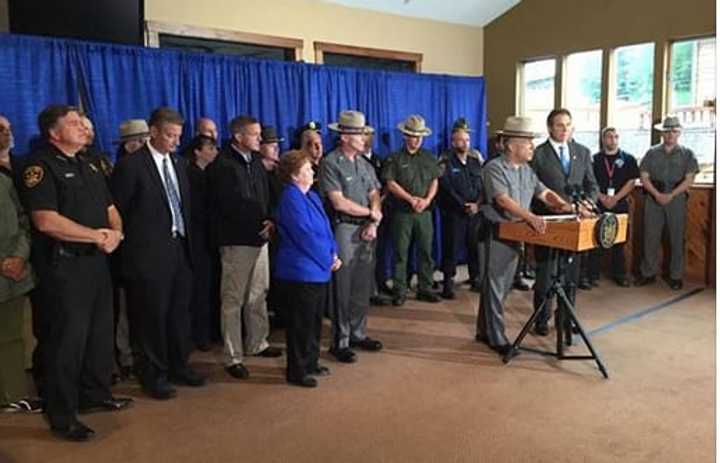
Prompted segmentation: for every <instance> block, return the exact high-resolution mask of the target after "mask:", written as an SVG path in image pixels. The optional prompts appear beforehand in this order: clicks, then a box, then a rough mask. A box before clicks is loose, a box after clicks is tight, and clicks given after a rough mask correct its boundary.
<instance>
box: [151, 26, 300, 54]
mask: <svg viewBox="0 0 720 463" xmlns="http://www.w3.org/2000/svg"><path fill="white" fill-rule="evenodd" d="M160 34H171V35H179V36H182V37H196V38H201V39H210V40H224V41H227V42H238V43H248V44H252V45H263V46H266V47H277V48H288V49H293V50H295V60H296V61H300V60H301V59H302V55H303V40H302V39H292V38H287V37H276V36H274V35H265V34H255V33H252V32H240V31H232V30H227V29H214V28H209V27H201V26H193V25H189V24H172V23H166V22H162V21H145V46H147V47H155V48H157V47H159V46H160Z"/></svg>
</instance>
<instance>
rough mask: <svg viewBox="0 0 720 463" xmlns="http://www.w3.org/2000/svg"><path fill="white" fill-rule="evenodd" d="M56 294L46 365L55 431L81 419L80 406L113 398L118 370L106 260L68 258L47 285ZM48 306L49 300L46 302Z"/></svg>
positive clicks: (49, 408)
mask: <svg viewBox="0 0 720 463" xmlns="http://www.w3.org/2000/svg"><path fill="white" fill-rule="evenodd" d="M43 285H44V286H45V289H47V290H48V291H52V293H53V295H54V298H53V302H52V303H49V304H47V305H44V306H43V307H42V308H41V309H42V310H45V311H47V312H46V314H45V315H47V318H46V320H47V322H48V328H49V329H48V332H47V335H48V336H47V343H46V344H45V346H44V348H43V350H44V357H45V358H44V360H45V367H46V371H47V382H46V386H45V397H46V399H47V408H46V410H45V411H46V413H47V416H48V420H49V421H50V424H51V426H53V427H59V428H63V427H66V426H68V425H69V424H71V423H72V422H73V421H74V420H75V415H76V413H77V409H78V407H79V406H83V405H90V404H93V403H96V402H99V401H103V400H106V399H108V398H110V383H111V377H112V367H113V309H112V284H111V281H110V272H109V269H108V263H107V258H106V257H105V256H104V255H94V256H83V257H74V258H68V259H63V260H61V261H59V262H57V264H56V265H54V266H53V269H52V270H51V271H50V272H48V274H47V275H46V278H45V280H44V281H43ZM46 302H47V301H46Z"/></svg>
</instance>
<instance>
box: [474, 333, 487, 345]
mask: <svg viewBox="0 0 720 463" xmlns="http://www.w3.org/2000/svg"><path fill="white" fill-rule="evenodd" d="M475 341H476V342H482V343H483V344H487V342H488V338H487V336H483V335H482V334H476V335H475Z"/></svg>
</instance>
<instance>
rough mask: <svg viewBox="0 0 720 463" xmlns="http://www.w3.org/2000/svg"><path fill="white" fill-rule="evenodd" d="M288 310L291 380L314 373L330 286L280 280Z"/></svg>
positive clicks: (287, 334)
mask: <svg viewBox="0 0 720 463" xmlns="http://www.w3.org/2000/svg"><path fill="white" fill-rule="evenodd" d="M277 285H278V292H279V293H280V294H281V298H282V300H283V306H284V307H285V308H286V323H287V326H286V327H285V338H286V343H287V372H286V374H287V378H288V379H300V378H302V377H303V376H305V375H307V374H310V373H311V372H312V371H313V370H314V369H315V368H316V367H317V364H318V358H319V356H320V332H321V329H322V319H323V310H324V309H325V305H326V298H327V295H328V283H304V282H297V281H282V280H278V281H277Z"/></svg>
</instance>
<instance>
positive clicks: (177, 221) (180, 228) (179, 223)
mask: <svg viewBox="0 0 720 463" xmlns="http://www.w3.org/2000/svg"><path fill="white" fill-rule="evenodd" d="M169 157H170V156H165V159H163V177H165V178H164V180H165V191H166V192H167V195H168V200H170V210H171V212H172V221H173V228H174V229H175V230H177V232H178V233H180V235H182V236H185V221H184V220H183V216H182V209H181V207H180V195H179V194H178V190H177V186H176V185H175V182H173V179H172V176H171V175H170V163H169V162H168V158H169Z"/></svg>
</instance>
